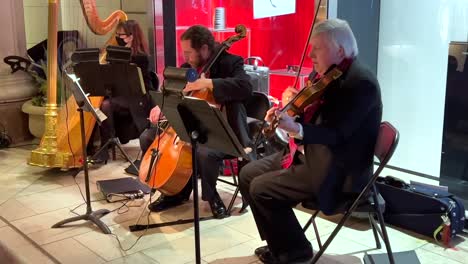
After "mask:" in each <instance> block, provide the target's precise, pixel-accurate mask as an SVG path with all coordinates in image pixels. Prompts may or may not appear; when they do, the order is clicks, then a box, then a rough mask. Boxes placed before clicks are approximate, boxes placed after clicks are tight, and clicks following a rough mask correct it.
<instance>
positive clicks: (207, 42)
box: [140, 25, 252, 218]
mask: <svg viewBox="0 0 468 264" xmlns="http://www.w3.org/2000/svg"><path fill="white" fill-rule="evenodd" d="M180 41H181V48H182V51H183V54H184V58H185V61H186V63H184V64H183V65H182V67H192V68H195V69H197V70H198V71H199V72H200V71H201V69H202V68H203V66H204V65H205V64H206V63H207V62H208V61H209V59H210V58H211V56H213V55H214V54H215V52H216V49H217V44H216V43H215V40H214V37H213V35H212V33H211V32H210V31H209V30H208V29H207V28H206V27H203V26H200V25H195V26H192V27H190V28H189V29H187V31H185V32H184V33H183V34H182V36H181V38H180ZM202 89H209V90H211V91H212V93H213V96H214V99H215V101H216V103H217V104H219V105H222V109H223V111H225V113H226V117H227V121H228V123H229V124H230V125H231V128H232V129H233V131H234V133H235V134H236V136H237V138H238V139H239V141H240V142H241V144H242V145H243V146H244V147H247V146H248V144H249V143H250V138H249V135H248V127H247V121H246V120H247V116H246V111H245V107H244V102H245V101H246V100H247V99H248V98H249V97H250V96H251V93H252V86H251V84H250V77H249V75H247V74H246V73H245V71H244V62H243V59H242V58H241V57H239V56H235V55H232V54H230V53H228V52H226V51H223V53H221V55H220V56H219V58H218V59H217V60H216V62H215V63H214V64H213V66H212V67H211V68H210V70H209V72H208V73H206V74H202V75H201V78H199V79H198V80H196V81H195V82H192V83H188V84H187V85H186V87H185V89H184V92H187V93H189V92H193V91H199V90H202ZM159 116H160V110H159V108H158V107H155V108H153V109H152V111H151V113H150V120H151V121H152V122H153V123H155V122H157V121H158V119H159ZM148 134H149V136H148ZM155 134H156V132H155V131H154V130H153V131H151V130H147V131H146V132H144V133H143V134H142V135H141V136H140V145H141V147H142V149H143V148H148V146H149V145H150V144H148V143H147V142H146V141H148V139H150V140H154V136H153V135H155ZM143 151H145V152H146V150H145V149H143ZM198 152H199V153H198V155H197V156H198V161H199V162H198V166H199V167H198V168H199V172H200V176H201V179H202V199H203V200H204V201H208V203H209V204H210V208H211V211H212V213H213V216H214V217H215V218H224V217H226V216H227V212H226V207H225V205H224V203H223V201H222V200H221V198H220V196H219V194H218V192H217V191H216V181H217V179H218V176H219V166H220V164H221V163H222V160H223V158H225V157H226V155H225V154H224V153H221V152H218V151H215V150H212V149H209V148H206V147H203V146H200V147H199V149H198ZM191 192H192V181H191V180H189V181H188V183H187V185H186V186H185V187H184V189H183V190H182V191H181V192H180V193H179V194H177V195H175V196H167V195H163V194H162V195H161V196H160V197H159V198H158V199H157V200H156V201H155V202H154V203H152V204H150V205H149V206H148V208H149V209H150V210H151V211H154V212H159V211H163V210H165V209H168V208H170V207H174V206H177V205H180V204H182V203H183V202H184V201H187V200H188V199H189V196H190V193H191Z"/></svg>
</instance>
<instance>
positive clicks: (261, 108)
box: [218, 92, 270, 213]
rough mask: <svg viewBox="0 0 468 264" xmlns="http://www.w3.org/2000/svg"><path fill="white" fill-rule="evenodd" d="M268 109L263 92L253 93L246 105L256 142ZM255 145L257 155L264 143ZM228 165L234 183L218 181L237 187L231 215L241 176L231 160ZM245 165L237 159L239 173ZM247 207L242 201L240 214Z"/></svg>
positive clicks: (232, 201) (230, 208) (229, 208)
mask: <svg viewBox="0 0 468 264" xmlns="http://www.w3.org/2000/svg"><path fill="white" fill-rule="evenodd" d="M268 109H270V100H269V99H268V96H267V95H266V94H264V93H261V92H253V93H252V97H251V98H250V99H249V100H248V101H247V102H246V104H245V110H246V113H247V125H248V126H249V134H250V138H251V139H252V140H254V141H255V139H256V138H257V136H258V135H259V133H262V131H261V124H262V123H263V118H264V117H265V115H266V112H267V111H268ZM254 143H255V146H253V148H254V150H253V151H255V154H256V155H257V154H258V152H257V148H258V147H259V146H260V145H262V141H257V142H254ZM257 156H258V155H257ZM228 164H229V166H230V170H231V175H232V182H230V181H226V180H223V179H218V181H220V182H223V183H226V184H228V185H231V186H234V187H236V190H235V191H234V194H233V195H232V198H231V201H230V202H229V206H228V209H227V210H228V212H229V213H231V210H232V207H233V206H234V202H235V201H236V198H237V195H238V194H239V184H238V180H237V179H238V177H239V175H238V173H235V170H234V167H233V166H232V161H231V160H229V161H228ZM245 164H246V161H240V160H239V159H237V171H238V172H239V171H240V170H241V168H242V166H243V165H245ZM247 206H248V204H247V202H246V201H244V200H242V207H241V209H240V210H239V213H242V212H243V211H244V210H245V209H246V208H247Z"/></svg>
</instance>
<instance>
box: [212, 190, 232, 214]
mask: <svg viewBox="0 0 468 264" xmlns="http://www.w3.org/2000/svg"><path fill="white" fill-rule="evenodd" d="M208 203H209V204H210V208H211V212H212V213H213V216H214V218H216V219H223V218H225V217H228V214H227V210H226V206H225V205H224V203H223V200H221V197H219V194H217V193H216V194H215V195H214V197H213V199H212V200H211V201H208Z"/></svg>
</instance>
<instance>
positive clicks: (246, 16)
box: [176, 0, 314, 97]
mask: <svg viewBox="0 0 468 264" xmlns="http://www.w3.org/2000/svg"><path fill="white" fill-rule="evenodd" d="M219 6H221V7H224V8H225V10H226V27H228V28H233V27H235V26H236V25H237V24H244V25H245V26H246V27H247V28H248V29H250V35H249V36H248V37H247V38H250V56H259V57H261V58H262V59H263V61H264V62H265V65H266V66H268V67H269V68H270V69H271V70H274V69H285V68H286V65H299V63H300V59H301V56H302V52H303V49H304V45H305V42H306V39H307V37H308V33H309V28H310V24H311V21H312V19H313V14H314V1H313V0H296V12H295V14H290V15H282V16H276V17H270V18H262V19H254V18H253V0H224V1H223V0H176V17H177V22H176V26H177V27H178V30H177V38H178V37H179V36H180V34H182V32H183V31H184V30H185V28H186V27H189V26H191V25H194V24H202V25H205V26H207V27H209V28H212V27H213V24H214V22H213V20H214V9H215V7H219ZM228 35H229V34H220V35H219V36H218V41H223V40H224V39H225V38H226V37H227V36H228ZM248 44H249V39H243V40H241V41H239V42H237V43H235V44H233V46H232V47H231V49H230V51H231V52H232V53H235V54H239V55H241V56H243V57H246V56H247V55H248V46H249V45H248ZM176 45H177V46H178V48H177V50H179V43H178V39H177V41H176ZM178 62H179V64H180V63H182V62H183V58H182V57H181V56H178ZM304 66H305V67H311V66H312V64H311V61H310V59H308V58H306V60H305V63H304ZM293 82H294V78H293V77H278V76H273V75H272V76H271V80H270V94H272V95H273V96H276V97H279V95H280V94H281V91H282V90H283V89H284V88H285V87H286V86H288V85H292V84H293Z"/></svg>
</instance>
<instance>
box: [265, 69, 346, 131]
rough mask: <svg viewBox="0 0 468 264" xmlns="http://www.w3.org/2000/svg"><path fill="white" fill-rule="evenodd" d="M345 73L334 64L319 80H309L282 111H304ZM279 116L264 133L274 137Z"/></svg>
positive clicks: (294, 112)
mask: <svg viewBox="0 0 468 264" xmlns="http://www.w3.org/2000/svg"><path fill="white" fill-rule="evenodd" d="M341 75H343V71H342V70H341V69H340V68H339V67H337V66H334V67H333V68H331V69H330V70H329V71H328V72H327V73H326V74H324V75H323V76H322V77H321V78H320V79H319V80H318V81H316V82H314V83H312V82H311V81H308V82H307V86H306V87H304V88H303V89H301V90H300V91H299V93H297V94H296V96H294V97H293V99H292V100H291V101H289V102H288V103H287V104H286V105H285V106H284V107H283V108H282V109H281V110H280V112H281V113H286V114H287V115H289V116H291V117H292V116H296V115H299V114H302V113H304V109H305V108H306V107H307V106H309V105H311V104H313V103H315V102H317V101H318V100H320V99H321V98H322V96H323V94H324V92H325V91H326V89H327V88H328V87H330V84H331V83H332V82H333V81H335V80H337V79H338V78H340V77H341ZM278 122H279V120H278V117H276V116H275V117H274V118H273V121H272V122H271V123H270V124H269V126H267V127H265V128H264V129H263V133H264V134H265V135H266V136H267V137H272V136H273V134H274V132H275V129H276V128H277V127H278Z"/></svg>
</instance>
